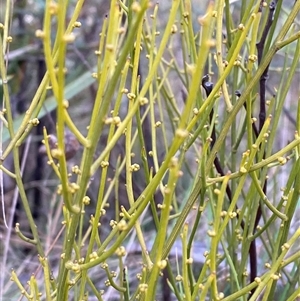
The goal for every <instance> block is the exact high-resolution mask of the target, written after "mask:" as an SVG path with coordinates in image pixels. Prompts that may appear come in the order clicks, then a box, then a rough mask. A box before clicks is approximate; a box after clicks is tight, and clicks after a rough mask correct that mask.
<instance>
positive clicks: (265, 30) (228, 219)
mask: <svg viewBox="0 0 300 301" xmlns="http://www.w3.org/2000/svg"><path fill="white" fill-rule="evenodd" d="M83 5H84V1H77V2H76V3H74V6H73V3H72V2H70V3H68V2H67V1H65V2H63V1H60V2H57V3H56V2H54V1H49V0H47V1H46V3H45V9H44V18H43V28H42V29H41V30H38V31H36V36H37V38H40V39H41V41H42V44H43V54H44V60H45V65H46V73H45V76H44V77H43V80H42V81H41V83H40V85H39V87H38V89H37V90H36V92H35V95H34V97H33V98H32V100H31V102H30V105H29V107H28V108H27V110H26V113H24V114H21V115H20V116H17V117H16V115H14V113H15V112H14V110H13V108H12V106H11V95H10V91H9V81H8V79H9V75H8V68H7V67H8V65H7V59H8V57H9V56H5V53H7V52H8V47H7V46H8V44H7V43H8V42H10V41H11V38H10V37H9V29H10V22H9V18H10V16H11V10H10V8H11V6H10V4H9V3H8V4H7V5H6V13H5V18H4V22H3V24H2V25H1V30H2V32H1V35H0V45H1V47H2V48H1V50H2V51H1V56H0V71H1V78H2V81H1V85H2V90H3V100H4V101H3V110H2V114H1V120H2V125H3V126H4V127H5V128H6V129H5V130H4V133H3V140H4V141H5V142H6V141H7V143H6V145H5V148H4V150H3V153H2V156H1V165H0V169H1V172H2V173H5V174H6V175H7V176H9V177H10V178H12V179H13V180H14V181H15V183H16V186H17V189H18V192H19V196H20V200H21V202H22V206H23V207H22V208H23V209H24V212H25V214H26V218H27V221H28V224H29V228H30V232H31V233H30V234H29V235H27V234H26V233H25V232H24V230H22V229H23V228H22V226H23V225H22V222H19V223H17V224H16V227H15V230H16V233H17V235H18V237H19V238H20V239H22V240H23V241H25V242H26V243H29V244H31V245H33V246H34V249H35V252H37V254H38V255H39V263H40V268H41V269H42V270H43V276H42V277H40V276H39V277H38V276H37V275H39V274H37V273H36V274H35V275H33V276H31V278H30V280H29V282H28V286H25V285H24V284H23V283H22V281H20V278H19V276H18V273H17V272H16V271H12V274H11V279H12V280H13V281H14V282H15V283H16V285H17V286H18V287H19V289H20V291H21V293H22V295H23V296H24V297H25V298H27V299H28V300H58V301H64V300H69V299H70V300H105V299H106V298H111V296H110V295H109V294H108V291H109V292H111V291H112V290H113V291H114V294H113V296H114V298H116V299H118V300H134V299H138V300H155V299H156V298H158V299H159V298H161V297H160V296H161V295H162V294H165V295H164V298H167V297H166V296H168V298H171V297H174V298H176V299H177V300H221V299H222V300H226V301H229V300H247V299H249V300H251V301H254V300H258V299H259V298H260V299H261V300H274V299H276V300H296V298H298V297H299V295H300V290H299V275H300V270H299V260H300V251H299V249H298V248H297V243H299V236H300V228H299V225H297V223H295V222H294V221H293V218H295V217H296V216H297V214H298V211H299V208H297V204H298V202H299V192H300V187H299V185H300V178H299V177H300V175H299V172H298V171H299V169H300V159H299V151H300V138H299V133H300V106H299V87H298V88H297V89H296V91H297V92H296V95H293V97H294V99H296V101H294V103H291V105H292V106H293V108H292V110H291V111H292V112H290V115H291V119H292V120H294V123H293V122H292V127H293V130H292V131H293V132H294V133H295V134H294V135H293V134H291V133H290V132H289V131H287V130H286V131H285V132H283V130H284V129H285V126H284V124H283V120H282V117H283V114H282V112H284V108H287V106H288V100H287V99H288V93H291V91H290V90H291V89H292V87H293V86H294V85H295V86H297V83H298V82H297V79H299V70H298V69H299V57H300V39H299V37H300V31H299V20H298V19H297V15H298V13H299V10H300V3H299V1H296V2H295V3H294V4H293V5H287V4H284V3H283V1H274V2H271V1H266V2H264V1H241V3H233V4H230V2H229V1H224V0H223V1H222V0H220V1H216V2H215V3H214V4H213V3H209V4H207V9H206V12H203V15H202V16H200V17H199V18H198V22H195V20H194V19H195V17H198V16H195V15H194V10H193V9H192V5H193V3H191V1H180V0H174V1H172V3H171V7H170V10H166V11H164V15H163V14H162V13H161V12H160V6H161V5H158V4H153V3H152V4H150V3H149V2H148V1H146V0H143V1H140V2H134V1H130V0H129V1H117V0H112V1H110V9H109V15H108V17H107V18H105V20H104V21H103V24H102V29H101V34H100V39H99V44H98V46H97V47H98V48H97V50H96V51H95V56H96V59H95V60H94V61H95V65H96V67H95V68H94V69H93V70H89V71H88V72H85V73H84V74H83V75H81V76H80V78H78V79H76V80H72V79H70V82H68V81H69V78H70V77H72V76H71V74H70V72H69V71H67V70H66V65H67V58H68V50H67V49H68V45H69V44H72V43H75V41H76V39H75V38H76V36H75V34H76V30H78V29H77V28H80V27H81V23H80V22H79V21H78V20H79V17H80V13H81V12H82V11H83ZM71 8H73V10H72V12H70V11H71ZM231 9H234V10H233V11H232V10H231ZM162 16H164V18H165V19H166V20H167V21H166V23H165V24H164V25H163V26H162V25H161V24H160V22H159V21H160V20H161V18H162ZM166 16H167V17H166ZM67 20H69V21H68V22H67ZM79 30H80V29H79ZM53 37H54V39H53ZM79 37H80V33H79ZM283 49H284V50H285V52H283V51H282V50H283ZM277 61H278V64H277ZM278 70H279V71H280V72H279V71H278ZM268 76H270V81H272V80H273V81H274V82H275V85H276V86H277V87H276V89H274V91H271V93H270V92H268V90H267V88H268V85H267V83H266V79H267V77H268ZM91 85H93V87H96V88H95V93H94V98H93V102H92V111H91V114H90V118H89V121H88V124H87V129H84V128H79V121H80V120H79V119H78V118H75V117H72V113H73V111H72V110H73V109H74V106H73V100H72V97H73V96H76V94H78V93H80V92H82V91H83V90H84V89H85V88H87V87H90V86H91ZM74 89H75V91H74ZM48 91H50V93H49V92H48ZM76 92H77V93H76ZM49 94H50V95H49ZM47 96H48V98H47ZM85 101H86V100H85V99H84V100H82V101H81V102H80V103H81V106H84V105H85V104H84V102H85ZM53 109H55V110H56V126H55V135H49V130H48V129H47V126H46V127H44V128H43V143H44V148H43V149H44V153H45V154H46V156H47V160H48V165H49V166H50V167H51V168H52V170H53V178H55V180H56V181H57V182H56V184H57V189H55V190H52V191H51V194H52V200H51V204H49V208H51V212H52V213H53V214H54V213H55V216H56V217H57V218H54V217H48V222H49V227H48V235H49V239H50V240H51V243H50V246H51V247H49V245H47V244H46V240H45V239H44V236H47V235H45V234H44V233H47V230H45V229H44V228H43V224H42V223H41V222H39V223H37V222H36V221H35V218H34V217H33V212H32V211H33V210H32V205H31V203H30V200H29V197H28V192H27V191H26V185H25V184H26V183H24V179H23V172H22V167H21V165H20V148H21V147H22V145H23V143H24V142H25V141H30V140H26V139H30V133H31V132H32V131H33V129H34V127H38V126H39V119H40V118H42V117H44V116H47V114H49V112H50V111H51V110H53ZM256 116H257V117H256ZM257 121H258V122H257ZM85 132H86V134H85ZM282 133H284V135H286V136H287V137H286V138H283V144H281V145H279V146H278V141H280V140H281V139H282V137H281V135H282ZM79 145H80V146H79ZM75 153H77V155H76V157H75V159H73V160H70V161H69V159H72V158H71V157H73V155H74V154H75ZM10 155H12V157H13V167H12V168H8V167H7V166H5V162H6V160H7V159H8V157H9V156H10ZM281 173H283V175H282V174H281ZM279 178H280V179H281V181H282V183H283V185H282V186H283V187H284V188H283V189H282V192H281V193H280V187H279V185H278V183H277V182H278V181H279V180H278V179H279ZM122 182H123V183H122ZM2 185H3V183H2ZM93 185H94V186H93ZM270 187H271V188H270ZM92 194H93V195H94V197H92V196H91V195H92ZM62 204H63V205H62ZM109 205H110V206H111V207H112V208H110V207H109ZM54 220H55V221H56V222H57V221H61V222H62V226H61V228H58V227H56V228H55V229H56V233H55V235H54V237H55V238H54V237H52V236H51V235H53V233H52V232H51V231H50V230H49V229H50V228H51V227H50V224H51V225H53V224H54V222H53V221H54ZM187 220H189V221H190V222H187ZM10 221H12V219H10ZM50 221H51V223H50ZM9 224H10V223H9ZM50 233H52V234H51V235H50ZM132 241H134V242H135V244H136V245H137V246H138V247H135V248H133V243H132ZM198 242H199V245H198ZM178 243H180V245H181V249H180V251H179V250H177V255H176V257H175V259H174V252H175V251H174V250H175V249H176V248H178V247H177V246H178ZM56 245H57V246H60V249H59V255H57V251H55V248H54V247H55V246H56ZM46 246H47V247H48V248H46ZM8 248H9V247H8V244H6V245H5V248H4V252H6V253H5V254H6V255H5V256H3V257H4V258H8V259H9V257H7V254H8V253H7V252H8ZM198 249H200V250H201V253H203V254H204V257H203V258H202V256H199V251H198ZM134 250H138V251H140V253H139V254H138V255H136V256H137V258H138V260H137V259H136V258H135V260H136V261H139V262H140V263H141V264H140V265H138V267H137V268H135V269H134V270H133V268H132V269H131V268H130V265H129V257H130V255H132V254H133V253H134ZM262 250H263V251H262ZM178 253H179V254H180V255H179V256H178ZM53 257H55V261H54V260H52V258H53ZM49 258H51V260H49ZM8 259H7V260H3V263H4V264H6V263H7V262H8V261H9V260H8ZM173 262H175V265H173ZM174 266H175V267H174ZM99 267H100V268H101V271H103V272H102V273H103V274H104V275H105V276H104V277H105V278H107V280H106V282H105V286H110V288H109V289H105V288H104V287H105V286H104V285H103V284H102V282H101V281H100V280H99V277H98V276H97V273H95V270H96V271H97V270H99ZM114 269H116V270H117V271H113V270H114ZM52 271H53V272H52ZM135 274H137V275H135ZM136 276H137V280H136ZM40 278H42V279H40ZM160 278H162V279H164V281H165V282H163V283H164V284H160V282H161V281H159V280H160ZM2 283H3V282H2ZM111 288H113V289H111ZM1 290H2V293H3V284H2V285H1ZM102 290H103V291H102ZM278 291H280V292H281V293H280V294H277V292H278Z"/></svg>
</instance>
